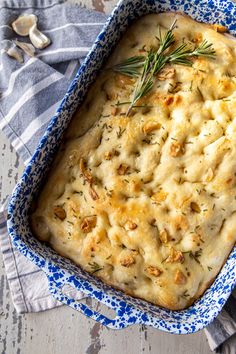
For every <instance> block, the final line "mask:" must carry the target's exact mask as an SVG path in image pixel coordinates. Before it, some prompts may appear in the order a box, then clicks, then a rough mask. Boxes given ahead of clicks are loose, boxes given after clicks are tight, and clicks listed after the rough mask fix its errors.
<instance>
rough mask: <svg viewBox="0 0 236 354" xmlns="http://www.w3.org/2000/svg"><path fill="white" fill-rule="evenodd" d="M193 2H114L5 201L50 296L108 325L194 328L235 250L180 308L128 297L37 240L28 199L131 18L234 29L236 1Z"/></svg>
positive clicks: (229, 272)
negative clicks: (150, 16)
mask: <svg viewBox="0 0 236 354" xmlns="http://www.w3.org/2000/svg"><path fill="white" fill-rule="evenodd" d="M197 4H198V2H196V3H195V2H190V3H189V2H188V3H187V2H186V3H185V2H184V1H182V2H179V1H176V2H170V3H169V2H163V1H159V2H158V1H157V2H155V1H146V2H140V1H132V2H131V1H123V2H120V3H119V4H118V6H117V7H116V8H115V10H114V11H113V14H112V16H111V17H110V19H109V20H108V22H107V24H106V25H105V28H104V30H103V31H102V32H101V33H100V35H99V37H98V39H97V41H96V42H95V45H94V46H93V48H92V50H91V51H90V53H89V55H88V57H87V59H86V61H85V63H84V64H83V65H82V66H81V68H80V70H79V73H78V74H77V76H76V78H75V80H74V81H73V83H72V85H71V87H70V89H69V91H68V93H67V94H66V96H65V98H64V100H63V102H62V104H61V106H60V108H59V110H58V112H57V114H56V116H55V117H54V118H53V120H52V121H51V123H50V125H49V127H48V129H47V132H46V133H45V135H44V137H43V139H42V140H41V142H40V144H39V147H38V149H37V150H36V153H35V154H34V156H33V158H32V160H31V162H30V163H29V165H28V167H27V168H26V171H25V173H24V175H23V177H22V179H21V181H20V183H19V184H18V185H17V187H16V189H15V191H14V193H13V197H12V199H11V202H10V205H9V220H8V227H9V233H10V235H11V237H12V239H13V242H14V244H15V245H16V247H17V248H18V249H19V250H20V251H21V252H22V253H23V254H25V255H26V256H28V257H29V258H30V259H31V260H32V261H33V262H34V263H35V264H36V265H38V266H40V267H41V268H42V269H43V270H44V271H45V273H46V274H47V276H48V279H49V286H50V290H51V292H52V293H53V294H54V296H55V297H56V298H57V299H58V300H60V301H62V302H65V303H67V304H68V305H70V306H72V307H73V308H75V309H78V310H80V311H82V312H83V313H84V314H86V315H87V316H90V317H92V318H93V319H95V320H97V321H99V322H101V323H102V324H105V325H107V326H108V327H110V328H123V327H125V326H128V325H130V324H134V323H143V324H146V325H152V326H153V327H156V328H159V329H162V330H165V331H168V332H172V333H192V332H195V331H197V330H199V329H201V328H203V327H204V326H206V325H207V324H209V322H210V321H211V320H213V319H214V317H215V316H216V315H217V314H218V312H219V311H220V310H221V308H222V306H223V305H224V303H225V301H226V299H227V298H228V296H229V295H230V292H231V290H232V288H233V287H234V285H235V279H236V274H235V266H234V264H235V250H233V251H232V253H231V255H230V257H229V259H228V261H227V263H226V264H225V266H224V267H223V269H222V271H221V272H220V274H219V276H218V277H217V279H216V280H215V282H214V284H213V285H212V287H211V288H210V289H208V290H207V291H206V293H205V294H204V296H203V297H202V298H201V299H200V300H198V301H197V302H195V304H193V305H192V306H191V307H190V308H188V309H187V310H184V311H179V312H177V311H169V310H166V309H161V308H158V307H155V306H153V305H151V304H149V303H146V302H145V301H142V300H138V299H133V298H132V299H131V298H130V297H128V296H127V295H124V294H122V293H120V292H118V291H116V290H114V289H112V288H110V287H109V286H106V285H105V284H103V283H101V282H100V281H99V280H95V279H94V278H93V277H91V276H90V275H89V274H87V273H85V272H83V271H82V270H81V269H80V268H77V267H76V266H75V265H73V264H72V263H71V262H70V261H69V260H66V259H64V258H62V257H60V256H58V255H57V254H56V253H55V252H54V251H52V250H51V249H49V248H47V247H46V246H44V245H42V244H40V243H39V242H38V241H36V240H35V239H34V238H33V237H32V235H31V232H30V228H29V225H28V214H29V210H30V206H31V202H32V199H33V198H34V196H35V195H36V193H37V191H38V189H39V188H40V185H41V182H42V180H43V177H44V176H45V173H46V172H47V167H48V166H49V165H50V162H51V161H52V159H53V156H54V152H55V151H56V150H57V148H58V145H59V143H60V141H61V138H62V135H63V132H64V131H65V129H66V127H67V125H68V123H69V121H70V118H71V117H72V115H73V113H74V111H75V109H76V108H77V106H78V104H79V103H81V102H82V100H83V97H84V95H85V93H86V91H87V89H88V87H89V85H90V83H91V82H92V80H93V79H94V77H95V76H96V73H97V71H98V70H99V69H100V67H101V65H102V64H103V62H104V60H105V58H106V57H107V56H108V55H109V53H110V50H111V49H112V46H113V45H115V44H116V43H117V41H118V39H119V37H120V35H121V34H122V33H123V31H124V30H125V29H126V27H127V26H128V24H129V23H130V21H131V20H133V19H136V18H138V17H139V16H141V15H144V14H147V13H150V12H160V11H177V10H178V11H182V12H183V11H184V12H185V13H187V14H188V15H190V16H191V15H192V13H191V11H194V13H195V15H194V16H193V15H192V17H193V18H194V19H196V20H198V21H203V22H209V23H211V22H218V23H219V22H220V23H221V24H222V25H226V26H227V27H228V28H229V29H230V30H231V31H232V33H233V29H234V23H233V22H232V21H233V18H232V20H231V18H230V16H229V13H228V10H229V9H230V10H231V11H235V6H234V5H233V4H232V3H231V2H224V4H223V5H224V6H222V9H221V5H218V2H212V1H211V2H209V4H208V3H206V2H202V3H201V9H198V5H197ZM202 5H203V6H202ZM207 5H209V6H211V10H212V6H213V7H215V10H214V14H217V19H215V18H213V17H212V15H211V13H210V11H209V10H208V7H207ZM226 5H227V6H226ZM226 7H227V9H228V10H226ZM108 48H109V50H108ZM28 186H31V188H29V187H28ZM67 284H68V285H71V286H73V287H76V288H77V289H78V290H81V291H83V292H84V293H85V294H87V295H89V296H91V297H94V298H96V299H97V300H99V301H101V302H102V303H104V304H105V305H107V306H109V307H111V308H113V309H114V310H115V311H116V312H117V316H116V317H115V318H114V319H108V318H106V317H105V316H103V315H101V314H99V313H97V312H95V311H92V310H90V309H89V308H88V307H86V306H85V305H84V304H81V303H79V302H77V301H76V300H75V299H71V298H69V297H67V296H66V295H64V294H63V291H62V287H63V286H64V285H67ZM209 309H210V311H209Z"/></svg>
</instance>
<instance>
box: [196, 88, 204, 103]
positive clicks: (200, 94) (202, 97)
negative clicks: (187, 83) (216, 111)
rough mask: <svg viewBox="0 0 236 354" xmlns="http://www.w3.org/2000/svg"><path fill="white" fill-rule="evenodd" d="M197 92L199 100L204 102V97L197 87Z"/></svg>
mask: <svg viewBox="0 0 236 354" xmlns="http://www.w3.org/2000/svg"><path fill="white" fill-rule="evenodd" d="M197 92H198V94H199V96H200V97H201V99H202V100H203V101H204V96H203V94H202V91H201V90H200V88H199V87H198V86H197Z"/></svg>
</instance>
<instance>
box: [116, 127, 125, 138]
mask: <svg viewBox="0 0 236 354" xmlns="http://www.w3.org/2000/svg"><path fill="white" fill-rule="evenodd" d="M125 130H126V129H125V128H124V129H121V127H119V131H118V132H116V135H117V138H118V139H120V138H121V137H122V135H123V134H124V132H125Z"/></svg>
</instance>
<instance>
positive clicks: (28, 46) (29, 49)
mask: <svg viewBox="0 0 236 354" xmlns="http://www.w3.org/2000/svg"><path fill="white" fill-rule="evenodd" d="M14 43H15V44H16V45H17V47H19V48H21V49H22V50H23V51H24V52H25V53H26V54H27V55H29V56H30V57H34V54H35V48H34V46H33V45H32V44H30V43H25V42H22V41H18V39H16V40H15V41H14Z"/></svg>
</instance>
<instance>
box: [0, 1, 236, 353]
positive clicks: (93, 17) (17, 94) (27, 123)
mask: <svg viewBox="0 0 236 354" xmlns="http://www.w3.org/2000/svg"><path fill="white" fill-rule="evenodd" d="M22 13H34V14H35V15H37V16H38V19H39V28H40V29H41V30H42V31H43V32H44V33H46V34H47V35H48V36H49V37H50V39H51V41H52V44H51V45H50V46H49V47H48V48H46V49H44V50H43V51H38V52H37V55H36V56H35V57H34V58H27V57H25V63H24V64H23V65H22V64H19V63H18V62H17V61H14V60H13V59H11V58H9V57H8V56H7V54H6V53H5V52H4V50H3V49H1V51H0V54H1V58H0V59H1V61H0V129H2V130H3V132H4V133H5V135H6V136H7V138H8V139H9V140H10V142H11V144H12V146H13V147H14V148H15V150H16V151H17V153H18V154H19V156H20V157H21V158H22V159H23V161H24V163H25V164H27V162H28V161H29V159H30V158H31V155H32V153H33V152H34V150H35V148H36V146H37V144H38V141H39V139H40V137H41V136H42V134H43V133H44V131H45V129H46V127H47V124H48V122H49V120H50V118H51V117H52V116H53V114H54V113H55V111H56V108H57V107H58V106H59V103H60V101H61V99H62V98H63V96H64V94H65V92H66V90H67V88H68V86H69V84H70V82H71V80H72V78H73V77H74V75H75V73H76V71H77V70H78V67H79V65H80V62H81V61H82V60H83V59H84V57H85V55H86V53H87V52H88V50H89V48H90V46H91V45H92V43H93V41H94V39H95V38H96V35H97V34H98V33H99V31H100V29H101V27H102V25H103V24H104V22H105V20H106V16H105V15H104V14H102V13H98V12H95V11H89V10H86V9H84V8H81V7H78V6H76V5H69V4H65V3H64V1H60V0H18V1H17V0H6V1H1V4H0V42H2V41H3V40H5V39H14V38H16V35H15V33H14V32H13V31H12V28H11V27H10V26H9V24H10V23H11V22H12V21H13V20H14V19H15V18H16V17H18V16H19V15H20V14H22ZM24 40H26V39H25V38H24ZM2 209H4V206H3V208H2ZM5 220H6V215H5V212H2V213H1V214H0V236H1V239H0V241H1V249H2V253H3V258H4V264H5V269H6V274H7V278H8V282H9V285H10V289H11V295H12V300H13V302H14V306H15V308H16V310H17V311H18V312H19V313H26V312H37V311H42V310H47V309H50V308H52V307H56V306H59V305H60V304H59V303H58V302H57V301H56V300H54V299H53V297H52V296H51V295H50V293H49V290H48V284H47V279H46V276H45V274H44V273H43V272H42V271H41V270H39V269H38V268H37V267H36V266H35V265H33V264H32V263H31V262H30V261H28V260H27V259H26V258H25V257H24V256H22V255H21V254H20V253H19V252H18V251H17V250H16V249H14V247H12V244H11V240H10V238H9V236H8V234H7V229H6V223H5ZM235 333H236V306H235V298H234V297H233V296H232V297H231V298H230V300H229V301H228V303H227V305H226V306H225V308H224V310H223V311H222V313H221V314H220V316H218V318H217V319H216V320H215V321H214V322H213V324H211V325H210V326H209V327H208V329H207V330H206V334H207V337H208V340H209V345H210V347H211V349H212V350H214V349H216V348H218V349H217V350H218V352H219V353H234V354H235V353H236V337H235V336H236V334H235ZM233 335H234V338H233ZM230 337H231V339H229V338H230ZM229 348H230V349H229Z"/></svg>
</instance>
